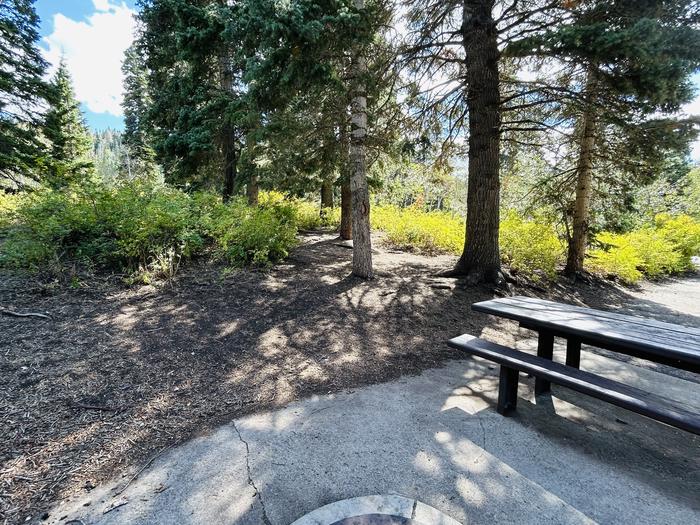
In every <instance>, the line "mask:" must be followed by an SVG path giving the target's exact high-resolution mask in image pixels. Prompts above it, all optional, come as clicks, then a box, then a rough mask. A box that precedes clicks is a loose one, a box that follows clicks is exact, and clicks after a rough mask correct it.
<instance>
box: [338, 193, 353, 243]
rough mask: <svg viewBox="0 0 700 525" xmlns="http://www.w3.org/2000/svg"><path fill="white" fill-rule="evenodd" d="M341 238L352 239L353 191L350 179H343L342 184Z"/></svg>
mask: <svg viewBox="0 0 700 525" xmlns="http://www.w3.org/2000/svg"><path fill="white" fill-rule="evenodd" d="M340 238H341V239H345V240H346V241H349V240H350V239H352V192H351V191H350V181H349V180H343V182H342V185H341V186H340Z"/></svg>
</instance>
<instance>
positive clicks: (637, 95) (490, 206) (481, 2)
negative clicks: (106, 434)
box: [404, 0, 700, 281]
mask: <svg viewBox="0 0 700 525" xmlns="http://www.w3.org/2000/svg"><path fill="white" fill-rule="evenodd" d="M409 4H410V7H411V8H410V10H409V16H408V22H409V31H410V44H409V45H408V46H407V47H406V50H405V53H404V56H405V61H406V63H408V64H410V65H411V66H412V68H413V70H414V71H415V73H416V81H417V82H418V83H419V84H422V85H423V86H425V85H426V84H427V87H426V90H425V91H426V92H425V93H422V94H421V97H422V98H423V100H424V112H425V113H428V114H432V115H433V116H434V119H433V120H432V122H438V123H440V124H441V125H442V126H443V128H444V136H445V141H446V143H451V144H454V143H458V144H459V143H460V142H462V141H463V140H464V138H466V139H467V141H468V160H469V180H468V190H467V224H466V240H465V246H464V250H463V253H462V256H461V257H460V260H459V262H458V263H457V266H456V268H454V270H453V271H451V272H448V273H450V274H453V275H454V274H456V275H462V274H464V275H467V276H469V278H470V279H472V280H474V281H498V280H499V275H500V262H499V257H498V252H499V249H498V229H499V204H500V198H499V193H500V181H499V168H500V152H501V149H500V148H501V143H502V141H504V140H518V135H519V134H523V133H549V134H559V133H561V132H562V130H565V129H567V127H568V128H571V127H572V126H573V127H575V129H576V130H577V136H578V137H579V144H578V150H579V151H580V152H581V153H582V154H581V156H580V158H579V160H578V162H577V167H576V168H575V171H577V172H578V173H580V174H583V180H579V183H580V184H579V185H580V187H581V189H580V191H579V192H578V193H579V197H580V198H579V202H578V204H579V205H578V206H577V207H578V208H579V212H577V213H576V214H575V215H576V218H575V219H574V223H575V224H576V226H575V227H574V230H575V231H578V232H579V233H578V234H576V233H575V234H574V235H573V237H574V238H577V239H578V240H577V241H576V242H575V244H576V245H577V246H582V245H585V239H584V235H582V234H581V233H582V232H584V231H585V230H586V222H587V217H586V215H585V212H584V211H583V210H584V209H586V208H587V207H588V204H587V199H588V201H590V185H588V184H587V183H586V182H585V181H586V180H587V179H589V176H588V175H586V174H590V173H592V160H593V158H594V157H595V156H596V155H597V154H598V152H599V151H600V150H599V147H600V145H601V143H600V141H598V142H596V140H595V136H596V135H598V131H599V130H600V129H603V128H605V126H603V125H602V122H600V120H601V119H603V120H606V121H607V122H610V123H614V124H616V125H622V126H621V129H622V128H625V127H626V129H627V130H629V131H630V134H629V135H628V136H632V135H633V134H634V135H635V136H636V137H637V138H639V137H641V136H642V135H644V134H646V135H647V136H650V135H653V134H656V135H657V137H658V136H659V134H658V133H656V132H654V131H651V132H650V133H646V132H639V130H640V127H639V124H641V123H642V117H643V116H644V115H646V117H647V118H648V117H649V116H650V115H651V114H652V113H653V112H655V111H657V110H659V109H661V110H665V109H673V108H674V107H677V106H678V103H679V102H682V101H683V100H684V99H685V98H686V97H687V94H688V90H687V87H688V75H689V74H690V72H692V71H693V70H694V68H695V67H697V57H698V51H697V24H698V10H699V9H700V8H699V7H698V4H697V2H693V1H692V0H642V1H639V2H638V1H633V0H613V1H596V0H572V1H566V2H562V1H560V0H531V1H527V2H522V1H518V0H459V1H452V0H450V1H442V0H439V1H438V0H412V1H410V2H409ZM528 60H529V61H530V63H529V64H527V65H529V66H531V67H532V69H535V70H540V71H544V72H545V74H544V75H541V78H537V79H536V80H531V79H527V78H522V77H520V76H519V75H518V74H517V70H518V68H519V66H521V65H522V64H523V63H526V62H527V61H528ZM694 64H695V65H694ZM563 70H566V71H565V72H563V73H562V72H561V71H563ZM547 72H549V74H546V73H547ZM426 78H429V79H430V81H429V82H426V80H425V79H426ZM560 107H565V108H566V111H562V112H561V114H560V115H559V116H560V117H561V118H558V119H553V118H552V115H553V111H554V112H556V111H557V108H560ZM585 108H595V109H591V110H587V109H585ZM572 115H579V116H580V117H581V118H580V119H579V120H576V119H574V120H576V122H572V120H571V116H572ZM599 116H600V118H598V117H599ZM625 121H628V124H629V125H626V123H625ZM651 128H652V129H654V128H656V129H658V127H654V126H651ZM647 131H649V130H647ZM528 140H529V139H528ZM621 142H624V141H621ZM647 147H648V146H647ZM619 151H621V152H622V151H623V149H622V148H620V149H619ZM628 153H629V152H628ZM625 158H627V159H629V157H625ZM582 239H583V241H584V242H583V243H582V242H581V240H582ZM578 252H579V253H577V254H576V256H575V259H576V260H577V261H581V260H582V259H581V258H580V250H578ZM577 264H578V263H577Z"/></svg>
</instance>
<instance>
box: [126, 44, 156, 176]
mask: <svg viewBox="0 0 700 525" xmlns="http://www.w3.org/2000/svg"><path fill="white" fill-rule="evenodd" d="M122 73H123V75H124V99H123V102H122V108H123V110H124V136H123V141H124V146H125V147H126V149H125V151H124V152H123V155H121V159H122V161H123V163H124V166H123V169H124V171H125V172H126V174H127V176H128V177H130V178H135V177H147V178H149V177H153V176H155V175H156V173H157V171H158V169H157V166H156V163H155V158H156V153H155V150H154V149H153V146H152V143H153V136H152V130H151V129H150V124H149V121H148V118H147V115H148V109H149V107H150V106H151V105H152V101H151V99H150V95H149V91H148V72H147V70H146V65H145V58H144V56H143V49H142V48H141V46H140V45H139V40H138V39H137V40H136V41H135V42H134V43H133V44H132V45H131V46H129V47H128V48H127V50H126V51H125V52H124V60H123V62H122Z"/></svg>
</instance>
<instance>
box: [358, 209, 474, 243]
mask: <svg viewBox="0 0 700 525" xmlns="http://www.w3.org/2000/svg"><path fill="white" fill-rule="evenodd" d="M370 221H371V225H372V228H374V229H375V230H381V231H383V232H385V234H386V236H385V239H386V242H387V243H388V244H390V245H391V246H394V247H396V248H400V249H416V250H419V251H423V252H426V253H455V254H458V253H460V252H461V251H462V248H463V247H464V220H463V219H461V218H460V217H458V216H455V215H453V214H451V213H448V212H444V211H430V212H426V211H423V210H421V209H417V208H398V207H396V206H375V207H374V208H372V212H371V214H370Z"/></svg>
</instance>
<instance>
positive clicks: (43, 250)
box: [0, 182, 298, 280]
mask: <svg viewBox="0 0 700 525" xmlns="http://www.w3.org/2000/svg"><path fill="white" fill-rule="evenodd" d="M261 197H262V198H261V205H260V206H258V207H254V208H251V207H249V206H247V205H246V204H245V202H244V201H243V200H234V201H233V202H232V203H230V204H227V205H224V204H222V203H221V202H220V197H218V196H217V195H214V194H211V193H197V194H194V195H189V194H187V193H185V192H182V191H180V190H176V189H173V188H170V187H168V186H165V185H157V184H149V183H143V182H133V183H125V184H121V185H119V186H116V187H113V188H107V187H105V186H101V185H100V186H91V187H88V188H81V189H76V188H73V189H71V190H64V191H54V190H41V191H37V192H34V193H32V194H28V195H23V196H22V197H21V198H20V199H12V200H10V199H7V198H3V200H2V221H3V222H2V224H3V225H5V228H6V232H7V235H6V238H5V239H4V241H3V243H2V245H1V246H0V265H3V266H6V267H11V268H19V269H28V270H40V269H44V270H45V269H53V270H55V271H60V270H61V268H62V266H63V264H64V263H65V262H67V261H77V262H79V263H81V264H83V265H84V266H86V267H98V268H106V269H117V270H121V271H126V272H128V273H130V274H132V275H135V276H139V277H141V278H143V279H144V280H149V279H151V278H152V277H168V276H172V275H173V274H174V273H175V272H176V271H177V269H178V266H179V264H180V261H181V260H183V259H189V258H192V257H194V256H196V255H198V254H200V253H201V252H202V251H203V250H204V249H205V248H206V247H207V246H208V245H213V247H214V249H215V251H216V253H219V254H221V255H222V256H224V258H225V259H226V260H227V261H229V262H230V263H231V264H235V265H244V264H256V265H268V264H270V263H272V262H276V261H278V260H280V259H282V258H284V257H285V256H286V255H287V253H288V251H289V249H290V248H291V247H292V246H294V244H295V242H296V239H295V235H296V231H297V221H298V217H297V207H296V203H295V202H284V201H283V200H282V199H281V198H278V197H277V196H275V195H270V194H262V195H261ZM15 201H17V202H15ZM8 203H11V204H8Z"/></svg>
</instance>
